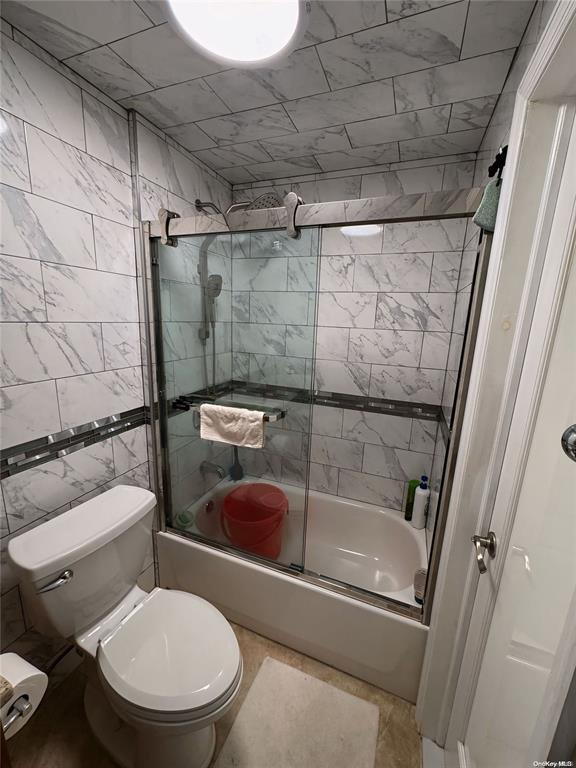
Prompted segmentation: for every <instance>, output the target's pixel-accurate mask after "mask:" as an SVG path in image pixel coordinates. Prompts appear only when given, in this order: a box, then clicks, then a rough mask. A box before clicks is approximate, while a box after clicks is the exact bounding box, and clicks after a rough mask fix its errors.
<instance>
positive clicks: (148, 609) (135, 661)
mask: <svg viewBox="0 0 576 768" xmlns="http://www.w3.org/2000/svg"><path fill="white" fill-rule="evenodd" d="M98 662H99V666H100V672H101V673H102V674H103V675H104V678H105V680H106V681H107V682H108V684H109V685H110V686H111V687H112V688H113V689H114V690H115V691H116V693H117V694H119V695H120V696H121V697H122V698H124V699H126V700H127V701H129V702H131V703H132V704H135V705H136V706H138V707H143V708H145V709H151V710H155V711H158V712H165V711H172V712H176V711H180V712H182V711H185V710H193V709H198V708H201V707H205V706H206V705H209V704H211V703H213V702H215V701H217V700H218V699H220V698H221V697H222V696H224V694H226V692H227V691H228V690H229V688H230V687H231V686H232V685H233V683H234V682H235V680H236V678H237V675H238V669H239V666H240V649H239V647H238V643H237V641H236V636H235V635H234V632H233V631H232V627H231V626H230V624H229V623H228V622H227V621H226V619H225V618H224V616H223V615H222V614H221V613H220V611H218V610H217V609H216V608H215V607H214V606H213V605H211V604H210V603H208V602H206V600H203V599H202V598H200V597H197V596H196V595H191V594H189V593H188V592H179V591H177V590H165V589H155V590H153V591H152V592H151V593H150V594H149V595H148V596H147V597H146V598H145V599H144V600H143V601H142V602H141V603H140V604H139V605H138V606H137V607H136V608H135V610H134V611H133V612H132V613H131V614H129V615H128V616H127V617H126V618H125V619H124V620H123V621H122V622H121V623H120V624H119V625H118V627H116V629H114V630H113V632H111V633H110V634H109V635H108V636H107V637H106V638H104V639H103V640H102V641H101V643H100V646H99V648H98Z"/></svg>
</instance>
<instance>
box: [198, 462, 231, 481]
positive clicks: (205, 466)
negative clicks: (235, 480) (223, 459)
mask: <svg viewBox="0 0 576 768" xmlns="http://www.w3.org/2000/svg"><path fill="white" fill-rule="evenodd" d="M200 472H201V473H202V474H203V475H205V474H206V473H207V472H215V473H216V474H217V475H218V477H219V478H220V480H224V478H225V477H226V474H227V472H226V470H225V469H224V467H221V466H220V464H214V462H212V461H203V462H202V464H200Z"/></svg>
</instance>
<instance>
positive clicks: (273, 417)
mask: <svg viewBox="0 0 576 768" xmlns="http://www.w3.org/2000/svg"><path fill="white" fill-rule="evenodd" d="M190 401H191V398H187V397H179V398H178V400H176V401H175V402H174V403H173V404H172V407H173V408H176V409H177V410H186V411H188V410H191V411H194V412H195V413H200V406H201V405H203V403H202V402H200V403H199V402H198V401H197V400H194V401H192V402H190ZM205 402H206V403H210V404H211V405H225V406H226V407H229V408H246V409H248V410H249V411H262V410H264V421H267V422H270V423H272V422H275V421H280V419H283V418H284V417H285V416H286V411H285V410H283V409H281V408H271V409H269V410H266V409H263V408H261V407H259V406H258V404H257V403H249V404H247V403H238V402H235V401H233V400H221V401H220V402H217V403H215V402H213V401H212V400H206V401H205Z"/></svg>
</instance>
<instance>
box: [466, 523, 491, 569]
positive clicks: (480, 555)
mask: <svg viewBox="0 0 576 768" xmlns="http://www.w3.org/2000/svg"><path fill="white" fill-rule="evenodd" d="M472 541H473V543H474V546H475V547H476V565H477V566H478V570H479V571H480V573H486V571H487V570H488V568H487V566H486V561H485V559H484V553H485V552H488V554H489V555H490V557H491V558H495V557H496V534H495V533H494V532H493V531H489V533H488V535H487V536H479V535H478V534H475V535H474V536H472Z"/></svg>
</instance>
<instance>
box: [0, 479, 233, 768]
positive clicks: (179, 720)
mask: <svg viewBox="0 0 576 768" xmlns="http://www.w3.org/2000/svg"><path fill="white" fill-rule="evenodd" d="M155 505H156V498H155V496H154V494H152V493H150V491H147V490H144V489H143V488H133V487H130V486H123V485H121V486H117V487H116V488H113V489H112V490H110V491H107V492H106V493H103V494H102V495H100V496H97V497H96V498H94V499H92V500H91V501H87V502H86V503H85V504H81V505H79V506H77V507H75V508H74V509H71V510H70V511H68V512H64V513H63V514H62V515H60V516H59V517H57V518H55V519H53V520H49V521H48V522H46V523H44V524H43V525H40V526H38V527H36V528H33V529H32V530H30V531H28V532H26V533H23V534H22V535H21V536H18V537H16V538H14V539H12V541H11V542H10V544H9V547H8V551H9V556H10V558H11V560H12V563H13V565H14V567H15V569H16V570H17V571H18V573H19V575H20V577H21V580H22V589H23V593H24V599H25V601H26V605H27V608H28V611H29V613H30V616H31V619H32V621H33V622H34V625H35V626H36V627H37V628H38V629H39V630H40V631H42V632H44V633H46V634H51V635H57V636H61V637H67V638H70V639H73V640H74V642H75V643H76V644H77V646H78V647H79V648H80V649H81V650H82V652H83V653H84V655H85V658H86V663H87V674H88V683H87V686H86V693H85V698H84V703H85V707H86V714H87V717H88V720H89V722H90V726H91V728H92V730H93V731H94V734H95V735H96V737H97V738H98V740H99V741H100V742H101V743H102V745H103V746H104V748H105V749H106V750H107V751H108V752H109V753H110V754H111V756H112V758H113V759H114V760H115V761H116V762H117V763H118V764H119V765H121V766H123V768H164V766H166V768H168V766H169V767H170V768H207V766H208V764H209V763H210V760H211V758H212V755H213V753H214V746H215V730H214V723H215V722H216V720H218V719H219V718H220V717H222V715H223V714H224V713H225V712H226V711H227V710H228V709H229V708H230V706H231V705H232V703H233V702H234V700H235V698H236V696H237V694H238V691H239V688H240V682H241V679H242V657H241V654H240V649H239V647H238V643H237V641H236V637H235V635H234V632H233V631H232V628H231V627H230V625H229V623H228V622H227V621H226V619H225V618H224V616H223V615H222V614H221V613H220V612H219V611H218V610H217V609H216V608H214V606H212V605H210V603H208V602H206V601H205V600H203V599H202V598H200V597H196V596H195V595H191V594H189V593H187V592H179V591H177V590H165V589H154V590H153V591H152V592H150V593H147V592H144V591H143V590H141V589H140V588H139V587H138V586H137V585H136V581H137V578H138V574H139V573H140V572H141V570H142V567H143V564H144V562H145V558H146V553H147V551H148V549H149V547H150V541H151V529H152V518H153V514H154V507H155ZM56 716H57V715H56Z"/></svg>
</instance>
